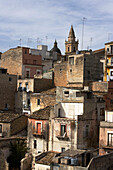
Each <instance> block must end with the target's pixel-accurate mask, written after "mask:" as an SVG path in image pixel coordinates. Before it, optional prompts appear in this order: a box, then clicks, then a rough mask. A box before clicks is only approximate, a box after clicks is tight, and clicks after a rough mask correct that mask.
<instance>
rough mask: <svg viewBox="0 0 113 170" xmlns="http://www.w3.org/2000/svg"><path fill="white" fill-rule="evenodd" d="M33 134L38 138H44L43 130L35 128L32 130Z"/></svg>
mask: <svg viewBox="0 0 113 170" xmlns="http://www.w3.org/2000/svg"><path fill="white" fill-rule="evenodd" d="M32 134H33V136H36V137H39V138H44V132H43V131H42V132H40V133H39V132H37V131H36V130H32Z"/></svg>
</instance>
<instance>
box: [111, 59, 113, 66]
mask: <svg viewBox="0 0 113 170" xmlns="http://www.w3.org/2000/svg"><path fill="white" fill-rule="evenodd" d="M111 65H113V57H111Z"/></svg>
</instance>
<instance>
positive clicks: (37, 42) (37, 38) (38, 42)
mask: <svg viewBox="0 0 113 170" xmlns="http://www.w3.org/2000/svg"><path fill="white" fill-rule="evenodd" d="M36 42H37V46H38V44H39V37H37V40H36Z"/></svg>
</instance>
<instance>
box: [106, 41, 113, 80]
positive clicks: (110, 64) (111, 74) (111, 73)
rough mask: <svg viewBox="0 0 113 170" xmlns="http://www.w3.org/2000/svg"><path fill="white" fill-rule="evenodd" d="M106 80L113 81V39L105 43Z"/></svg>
mask: <svg viewBox="0 0 113 170" xmlns="http://www.w3.org/2000/svg"><path fill="white" fill-rule="evenodd" d="M104 81H113V41H112V42H108V43H106V44H105V65H104Z"/></svg>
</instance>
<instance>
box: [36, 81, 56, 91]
mask: <svg viewBox="0 0 113 170" xmlns="http://www.w3.org/2000/svg"><path fill="white" fill-rule="evenodd" d="M52 87H54V83H53V80H51V79H34V92H35V93H39V92H41V91H45V90H48V89H51V88H52Z"/></svg>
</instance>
